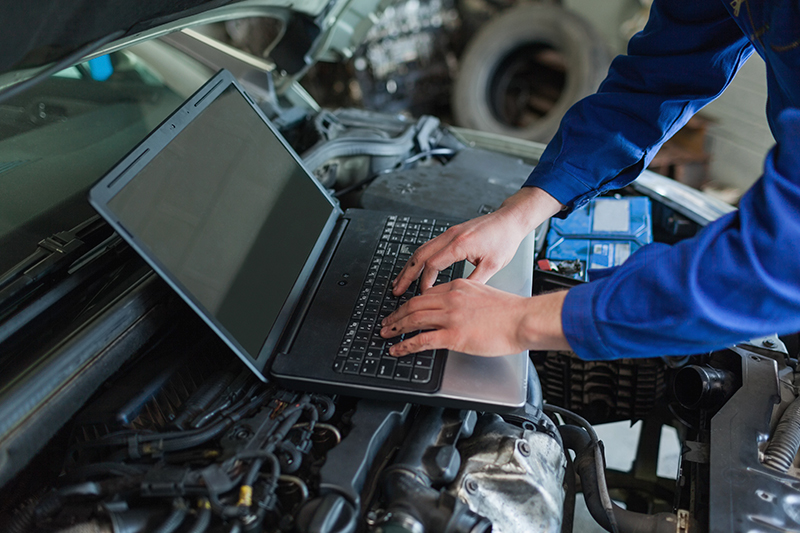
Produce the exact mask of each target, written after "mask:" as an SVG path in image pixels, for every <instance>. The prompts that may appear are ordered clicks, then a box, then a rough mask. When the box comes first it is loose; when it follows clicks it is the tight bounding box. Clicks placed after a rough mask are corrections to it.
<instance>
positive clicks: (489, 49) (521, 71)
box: [451, 4, 610, 142]
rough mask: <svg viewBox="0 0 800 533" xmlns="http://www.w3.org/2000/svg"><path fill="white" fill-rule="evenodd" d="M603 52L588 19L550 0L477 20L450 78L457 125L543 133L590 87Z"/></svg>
mask: <svg viewBox="0 0 800 533" xmlns="http://www.w3.org/2000/svg"><path fill="white" fill-rule="evenodd" d="M609 64H610V58H609V54H608V52H607V50H606V46H605V43H604V42H603V40H602V39H601V38H600V36H599V35H598V34H597V32H596V31H595V30H594V29H593V28H592V26H591V25H590V24H589V23H588V22H586V21H585V20H583V19H582V18H581V17H579V16H578V15H576V14H574V13H572V12H570V11H567V10H566V9H564V8H562V7H560V6H558V5H552V4H521V5H518V6H516V7H513V8H511V9H509V10H507V11H504V12H503V13H502V14H500V15H499V16H498V17H496V18H494V19H493V20H491V21H490V22H489V23H488V24H486V25H485V26H483V28H481V30H480V31H479V32H478V33H477V34H476V35H475V36H474V37H473V38H472V40H471V41H470V43H469V44H468V46H467V48H466V50H465V52H464V54H463V56H462V58H461V66H460V70H459V74H458V76H457V78H456V81H455V86H454V88H453V97H452V103H451V105H452V108H453V115H454V118H455V121H456V123H457V124H458V125H460V126H464V127H467V128H472V129H477V130H482V131H488V132H492V133H499V134H504V135H511V136H514V137H520V138H523V139H528V140H531V141H540V142H546V141H549V140H550V139H551V138H552V137H553V135H554V134H555V132H556V130H557V129H558V125H559V123H560V122H561V118H562V117H563V116H564V113H566V112H567V110H568V109H569V108H570V107H571V106H572V104H574V103H575V102H577V101H578V100H580V99H581V98H583V97H584V96H587V95H589V94H591V93H593V92H594V91H596V90H597V87H598V86H599V85H600V82H601V81H602V80H603V78H604V77H605V75H606V72H607V71H608V66H609Z"/></svg>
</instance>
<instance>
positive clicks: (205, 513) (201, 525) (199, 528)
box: [186, 507, 211, 533]
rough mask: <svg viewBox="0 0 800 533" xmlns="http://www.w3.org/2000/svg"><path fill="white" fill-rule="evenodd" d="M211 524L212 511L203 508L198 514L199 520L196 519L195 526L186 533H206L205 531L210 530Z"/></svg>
mask: <svg viewBox="0 0 800 533" xmlns="http://www.w3.org/2000/svg"><path fill="white" fill-rule="evenodd" d="M210 524H211V509H209V508H208V507H203V508H201V509H200V511H199V512H198V513H197V519H195V521H194V524H192V527H191V528H189V529H188V530H187V531H186V533H205V530H206V529H208V526H209V525H210Z"/></svg>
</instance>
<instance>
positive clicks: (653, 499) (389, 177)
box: [0, 103, 800, 533]
mask: <svg viewBox="0 0 800 533" xmlns="http://www.w3.org/2000/svg"><path fill="white" fill-rule="evenodd" d="M262 108H263V109H265V111H267V112H268V114H269V115H270V116H271V117H273V118H274V119H275V121H276V123H279V124H280V125H281V127H282V128H283V133H284V135H285V136H286V138H287V139H289V140H290V142H291V143H292V145H293V146H294V148H295V150H296V151H297V152H298V153H300V154H302V157H303V159H304V161H305V162H306V164H307V166H308V167H309V169H312V170H313V171H314V173H315V175H316V176H317V177H318V179H319V181H320V182H321V183H322V184H323V186H325V187H326V188H328V189H329V190H330V191H331V193H332V195H333V196H334V197H336V198H338V199H339V201H340V202H341V204H342V206H343V207H355V208H360V207H366V208H372V209H383V210H392V209H400V208H402V209H403V210H404V211H407V212H411V213H414V212H415V210H416V212H419V213H430V212H436V213H437V214H445V215H448V216H453V217H460V218H467V217H471V216H477V215H479V214H482V213H487V212H491V211H492V210H494V209H496V208H497V206H499V204H500V203H501V202H502V200H503V199H504V198H505V197H506V196H508V195H509V194H510V193H513V191H514V190H516V188H518V187H519V186H520V185H521V183H522V182H523V181H524V179H525V177H526V176H527V172H529V169H530V168H531V166H532V165H533V164H535V159H536V153H535V149H533V148H530V151H529V153H528V154H527V156H526V155H525V154H524V153H521V152H520V151H519V150H518V151H517V152H516V153H515V154H512V153H511V152H512V148H513V147H506V148H507V150H506V151H505V152H506V153H502V150H501V151H498V150H496V149H492V148H491V147H490V146H489V145H488V143H484V144H481V143H480V142H476V141H475V140H474V139H473V140H470V139H467V138H465V137H464V136H462V135H460V134H459V132H458V131H457V130H455V129H451V128H447V127H445V126H443V125H442V124H440V123H439V121H438V120H436V119H434V118H431V117H423V118H422V119H419V120H417V121H412V120H410V119H406V118H403V117H399V116H390V115H384V114H379V113H372V112H365V111H355V110H347V109H345V110H339V111H336V112H332V111H322V112H320V113H319V114H316V115H307V116H298V115H295V114H292V113H289V112H288V111H286V110H283V109H281V108H280V106H277V105H270V104H269V103H262ZM531 146H532V145H531ZM651 179H653V178H651ZM660 191H661V192H660ZM643 197H644V198H647V199H648V204H651V206H650V208H651V210H650V213H649V217H650V218H649V220H650V222H651V224H652V239H653V240H654V241H659V242H667V243H674V242H677V241H678V240H680V239H683V238H686V237H690V236H692V235H694V234H695V233H696V232H697V231H700V229H701V228H702V226H703V225H704V218H703V215H702V214H698V210H693V207H692V206H691V205H689V204H688V203H686V202H684V201H682V200H681V198H680V197H679V196H674V195H670V194H669V193H664V192H663V190H662V189H658V188H657V187H650V186H648V185H647V184H645V185H641V184H640V185H638V186H631V187H629V188H627V189H625V190H623V191H620V193H619V196H618V197H617V198H616V199H617V200H620V201H626V199H632V198H643ZM442 198H449V201H447V202H443V201H442ZM608 199H609V200H611V199H614V197H608ZM550 235H551V234H550V233H548V228H546V227H545V228H540V229H539V230H538V232H537V239H538V241H539V242H538V243H537V253H538V254H539V256H538V257H537V258H538V259H548V258H547V253H548V249H549V248H551V247H552V244H553V243H551V242H548V239H549V238H550V237H549V236H550ZM58 238H59V239H61V241H63V242H61V243H60V245H59V246H60V247H61V248H62V249H69V250H70V254H68V255H65V254H61V255H54V256H52V257H51V262H50V263H48V269H47V271H46V272H44V270H43V271H42V272H43V273H42V274H41V276H39V277H36V276H30V275H28V276H27V277H26V278H25V277H23V276H22V275H21V274H19V273H16V274H15V272H28V273H29V272H31V267H32V265H39V264H42V261H45V260H47V258H46V257H44V256H43V255H42V254H41V253H39V255H37V256H36V257H35V258H33V259H31V261H32V262H33V263H31V264H29V265H27V267H28V268H25V269H22V270H19V271H12V272H11V273H9V274H6V275H5V276H4V277H3V278H2V283H1V284H0V289H1V290H2V291H3V292H0V294H1V295H3V296H4V299H2V305H1V306H0V333H2V335H0V345H1V346H3V351H2V353H3V355H2V358H1V359H2V361H0V362H2V365H3V368H4V369H5V370H6V373H7V375H8V376H9V377H8V378H6V379H8V380H9V382H8V383H6V384H5V385H6V388H5V390H6V392H5V393H4V394H5V396H4V398H3V405H4V406H6V408H7V409H12V408H16V410H15V411H14V413H16V414H15V415H14V417H16V418H13V417H12V416H11V415H9V416H8V417H6V418H5V420H6V424H5V427H4V428H3V435H2V440H0V442H2V445H3V459H2V460H0V479H2V488H0V524H2V530H3V531H9V532H12V533H24V532H63V533H66V532H69V533H79V532H81V533H84V532H104V533H140V532H142V533H143V532H149V531H155V532H158V533H173V532H176V533H188V532H191V533H200V532H205V531H207V532H221V531H225V532H260V531H267V532H277V531H285V532H289V531H296V532H315V533H317V532H330V533H335V532H341V533H345V532H356V531H358V532H368V531H369V532H382V533H395V532H403V533H424V532H443V533H486V532H489V531H495V532H503V533H511V532H524V531H552V532H571V531H573V530H575V531H577V530H578V529H576V528H575V527H573V526H574V521H573V517H574V515H575V508H576V505H577V504H576V495H577V494H582V495H583V500H584V501H585V506H586V508H587V509H588V511H589V513H590V514H591V516H592V517H593V519H594V520H595V521H596V522H597V523H598V524H599V525H600V526H601V527H603V528H604V529H606V530H608V531H614V532H621V533H622V532H633V531H653V532H666V531H671V532H688V531H772V530H797V529H798V528H800V496H799V494H800V480H798V473H799V472H800V471H798V469H797V463H796V460H795V456H796V454H797V450H798V447H800V403H798V401H797V400H796V390H797V389H796V385H795V380H796V374H797V373H796V370H797V357H798V350H800V343H799V342H798V339H797V337H796V336H792V337H786V338H778V337H769V338H766V339H759V340H756V341H752V342H751V343H749V344H743V345H738V346H734V347H731V348H729V349H727V350H722V351H719V352H714V353H710V354H708V353H706V354H698V355H695V356H691V357H680V358H678V357H663V358H662V357H656V358H649V359H621V360H618V361H610V362H597V361H592V362H589V361H582V360H580V359H579V358H578V357H577V356H576V355H575V354H574V353H571V352H535V353H531V365H532V366H533V367H535V369H536V372H533V373H532V375H533V378H532V379H531V382H530V383H529V390H528V395H529V397H528V403H527V405H526V407H525V408H524V409H519V410H517V411H516V412H513V413H504V414H502V415H500V414H493V413H488V412H476V411H467V410H455V409H443V408H435V407H425V406H416V405H412V404H404V403H390V402H378V401H371V400H359V399H356V398H351V397H345V396H337V395H324V394H310V393H304V392H301V391H292V390H286V389H285V388H283V387H281V386H280V385H278V384H276V383H262V382H260V381H258V380H257V379H255V378H254V377H253V376H252V375H251V373H250V372H249V371H248V370H247V369H246V368H245V367H244V366H243V365H242V364H241V363H240V362H239V361H238V360H237V359H236V358H235V357H234V356H233V355H232V354H231V353H230V350H229V349H227V348H226V347H225V345H224V344H222V342H221V341H219V340H218V339H217V338H216V337H215V336H214V335H213V334H212V333H211V332H210V331H208V328H206V327H205V326H204V325H203V324H202V323H201V322H200V321H199V319H197V318H196V317H195V316H194V315H193V313H192V312H191V310H189V309H188V308H187V307H186V306H185V304H183V303H182V302H180V301H179V300H178V299H177V298H175V297H174V295H172V294H171V292H170V289H169V288H168V287H167V286H166V285H165V284H164V283H163V282H161V281H160V280H159V279H158V278H157V277H155V276H154V274H153V273H152V272H151V271H149V269H148V268H146V267H145V266H144V264H143V263H142V261H141V259H139V258H138V257H137V256H136V255H135V254H134V253H132V252H131V250H130V249H128V248H127V247H126V246H125V245H123V244H121V243H120V242H119V238H117V237H115V236H114V235H113V234H112V233H111V232H110V231H109V229H108V228H107V227H106V226H105V225H104V224H103V223H100V222H99V221H97V220H93V221H89V222H87V223H86V224H83V225H81V226H79V227H78V228H75V229H73V230H72V231H71V232H66V233H64V234H62V235H60V237H58ZM43 242H44V241H43ZM69 243H73V244H72V245H71V246H67V245H68V244H69ZM48 257H49V256H48ZM556 259H557V261H558V262H561V263H563V262H564V261H570V260H572V261H580V258H577V257H575V258H568V257H562V256H559V257H558V258H555V259H554V260H553V261H550V262H549V263H548V267H547V268H543V264H542V263H541V262H540V263H539V266H538V267H537V270H536V271H535V275H534V293H535V294H540V293H543V292H547V291H552V290H556V289H563V288H568V287H570V286H573V285H575V284H578V283H582V282H583V279H582V278H583V274H585V271H586V265H585V264H584V265H582V266H581V265H579V266H578V267H577V268H578V270H577V272H578V273H579V274H580V275H577V276H576V275H575V274H576V270H575V269H574V265H573V267H572V268H573V269H572V270H570V268H571V267H570V265H569V264H563V265H562V264H558V265H556V268H553V265H552V264H550V263H554V262H556ZM59 261H61V262H59ZM579 278H580V279H579ZM42 292H45V293H47V294H49V295H50V296H51V298H50V300H49V304H48V306H47V307H46V308H43V307H42V304H41V301H42V300H41V299H40V298H39V296H38V295H39V294H41V293H42ZM742 305H746V302H742ZM43 331H46V332H48V333H47V335H48V336H49V337H51V338H49V339H44V338H43V336H42V332H43ZM25 361H28V362H30V361H39V362H38V363H36V364H31V365H30V366H29V367H25V368H24V369H23V370H18V369H19V368H22V367H23V366H24V365H23V363H24V362H25ZM43 361H44V362H47V361H59V362H60V363H59V364H61V365H63V364H65V362H66V363H68V364H71V365H72V367H73V370H70V372H73V371H74V369H75V368H79V369H81V371H80V372H83V374H81V373H80V372H78V373H77V374H74V375H75V376H77V377H73V378H71V381H69V380H67V379H66V378H64V377H63V376H64V375H70V376H73V374H69V373H67V374H65V372H67V371H66V370H63V369H62V370H58V372H61V374H58V373H57V369H56V368H55V366H53V365H51V366H52V368H51V367H49V366H46V365H45V363H43ZM54 364H55V363H54ZM37 365H38V367H37ZM15 369H17V370H15ZM47 372H50V374H47ZM45 374H47V377H46V379H45V378H43V377H41V376H42V375H45ZM58 376H61V377H58ZM12 377H13V379H14V380H16V381H15V383H16V384H17V385H15V387H11V386H9V383H11V381H12ZM37 380H38V381H37ZM37 384H38V385H37ZM476 386H479V384H476ZM8 391H11V392H8ZM45 392H46V394H45ZM36 394H39V396H36ZM12 400H13V401H12ZM20 406H25V408H21V407H20ZM9 412H11V411H9ZM25 416H27V418H25ZM619 421H629V422H630V423H634V422H636V421H642V422H643V429H642V432H641V435H640V442H639V445H638V448H637V455H636V457H634V458H633V467H632V468H631V469H630V471H620V470H614V469H612V468H607V467H606V462H605V459H604V444H603V442H602V441H601V440H600V438H599V437H598V435H597V432H596V430H595V429H594V427H593V426H594V425H597V424H605V423H609V422H619ZM664 426H668V427H672V428H674V429H675V430H676V431H677V434H678V436H679V438H680V442H681V451H680V455H681V461H680V466H679V469H678V471H677V472H676V473H675V476H674V479H669V478H664V477H659V476H658V475H657V472H656V462H657V458H658V436H659V435H660V431H661V429H662V427H664ZM608 445H609V444H608V443H606V445H605V446H608Z"/></svg>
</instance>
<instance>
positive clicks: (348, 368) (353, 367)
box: [342, 361, 361, 374]
mask: <svg viewBox="0 0 800 533" xmlns="http://www.w3.org/2000/svg"><path fill="white" fill-rule="evenodd" d="M360 365H361V363H356V362H352V361H348V362H346V363H345V364H344V370H343V371H342V372H343V373H345V374H358V367H359V366H360Z"/></svg>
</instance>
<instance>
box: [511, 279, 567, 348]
mask: <svg viewBox="0 0 800 533" xmlns="http://www.w3.org/2000/svg"><path fill="white" fill-rule="evenodd" d="M566 295H567V291H558V292H551V293H548V294H542V295H539V296H534V297H532V298H528V299H527V302H526V306H525V311H524V314H523V316H521V317H520V325H519V328H518V332H519V337H520V338H519V344H520V345H522V346H525V347H526V348H527V349H528V350H569V349H570V346H569V343H568V342H567V339H566V337H565V336H564V329H563V327H562V325H561V312H562V308H563V306H564V299H565V297H566Z"/></svg>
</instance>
